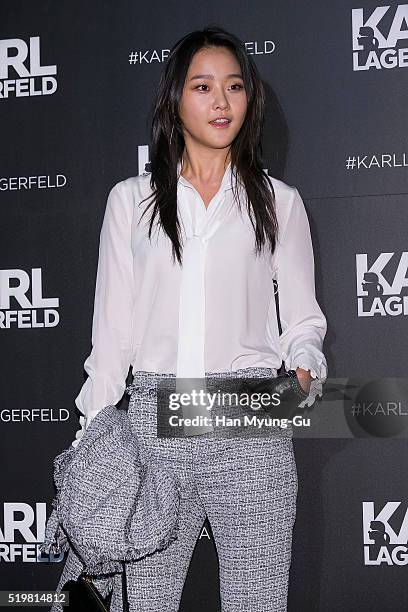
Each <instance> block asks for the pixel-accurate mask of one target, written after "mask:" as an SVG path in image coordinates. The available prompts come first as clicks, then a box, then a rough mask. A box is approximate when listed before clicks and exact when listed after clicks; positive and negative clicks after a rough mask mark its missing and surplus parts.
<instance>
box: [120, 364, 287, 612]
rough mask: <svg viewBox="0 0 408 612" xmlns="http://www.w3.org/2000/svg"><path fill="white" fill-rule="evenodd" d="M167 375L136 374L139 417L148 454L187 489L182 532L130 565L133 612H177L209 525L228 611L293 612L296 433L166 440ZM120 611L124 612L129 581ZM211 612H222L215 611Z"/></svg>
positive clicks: (133, 413)
mask: <svg viewBox="0 0 408 612" xmlns="http://www.w3.org/2000/svg"><path fill="white" fill-rule="evenodd" d="M275 375H276V371H275V370H272V369H270V368H243V369H240V370H238V371H236V372H227V373H225V372H224V373H218V372H217V373H208V374H206V376H209V377H211V378H229V377H270V376H275ZM163 376H171V375H168V374H167V375H163V374H157V373H152V372H141V371H139V372H135V373H134V380H133V383H132V385H130V386H129V387H128V388H127V392H128V393H129V395H130V402H129V417H130V421H131V423H132V424H133V426H134V431H135V433H136V435H137V437H138V439H139V444H140V453H141V455H142V456H144V457H149V461H150V462H152V463H157V466H158V469H159V467H160V466H163V465H166V466H168V467H171V469H173V470H174V473H175V475H177V477H178V479H179V482H181V504H180V515H179V521H180V530H179V535H178V538H177V539H176V540H174V541H173V542H171V543H170V545H169V546H168V547H167V548H166V549H164V550H162V551H158V552H155V553H153V554H152V555H149V556H147V557H144V558H143V559H140V560H139V561H137V562H135V563H130V564H128V565H127V580H128V594H129V602H130V609H131V611H132V612H177V611H178V609H179V605H180V601H181V596H182V591H183V586H184V582H185V578H186V576H187V573H188V568H189V565H190V561H191V557H192V554H193V550H194V547H195V544H196V541H197V538H198V536H199V534H200V532H201V529H202V527H203V524H204V521H205V518H206V516H208V519H209V521H210V524H211V528H212V532H213V535H214V540H215V546H216V549H217V554H218V561H219V578H220V600H221V611H222V612H283V611H286V610H287V594H288V581H289V569H290V561H291V548H292V530H293V525H294V522H295V517H296V498H297V490H298V480H297V469H296V462H295V457H294V452H293V444H292V439H291V436H290V433H289V435H288V431H287V430H282V431H281V432H279V431H278V432H277V433H276V432H275V435H273V436H269V437H265V436H264V437H260V436H254V437H236V438H233V437H228V438H223V437H217V436H214V435H213V434H211V433H206V434H203V435H200V436H195V437H189V438H173V439H171V438H169V439H164V438H158V437H157V435H156V414H157V412H156V411H157V407H156V389H157V382H158V380H159V379H160V378H162V377H163ZM111 610H112V612H122V605H121V582H120V576H119V575H116V576H115V578H114V590H113V597H112V604H111ZM209 612H216V611H215V610H209Z"/></svg>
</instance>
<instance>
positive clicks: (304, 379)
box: [296, 368, 312, 393]
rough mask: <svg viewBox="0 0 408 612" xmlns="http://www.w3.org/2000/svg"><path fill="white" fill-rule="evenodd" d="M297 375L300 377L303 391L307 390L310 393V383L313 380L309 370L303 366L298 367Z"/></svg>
mask: <svg viewBox="0 0 408 612" xmlns="http://www.w3.org/2000/svg"><path fill="white" fill-rule="evenodd" d="M296 375H297V377H298V380H299V384H300V386H301V387H302V389H303V391H305V392H306V393H309V392H310V383H311V380H312V377H311V375H310V372H309V370H303V368H296Z"/></svg>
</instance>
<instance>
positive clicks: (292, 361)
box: [284, 347, 327, 408]
mask: <svg viewBox="0 0 408 612" xmlns="http://www.w3.org/2000/svg"><path fill="white" fill-rule="evenodd" d="M284 365H285V369H286V370H296V368H302V370H308V371H309V372H310V375H311V376H312V380H311V382H310V389H309V395H308V396H307V397H306V398H305V399H304V400H302V402H301V403H300V404H299V408H306V407H310V406H312V405H313V404H314V403H315V401H316V398H317V397H318V396H319V397H322V396H323V385H324V383H325V382H326V380H327V362H326V358H325V356H324V355H323V353H322V352H321V351H319V350H317V349H314V350H311V348H310V347H309V349H308V352H307V353H305V352H304V351H298V352H297V353H295V354H294V355H293V356H290V357H288V358H287V359H285V360H284Z"/></svg>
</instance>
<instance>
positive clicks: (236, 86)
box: [195, 83, 244, 91]
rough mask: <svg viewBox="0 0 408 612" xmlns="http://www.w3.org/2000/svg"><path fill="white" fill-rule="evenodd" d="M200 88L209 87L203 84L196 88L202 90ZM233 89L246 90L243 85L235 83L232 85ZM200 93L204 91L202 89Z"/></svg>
mask: <svg viewBox="0 0 408 612" xmlns="http://www.w3.org/2000/svg"><path fill="white" fill-rule="evenodd" d="M200 87H208V85H207V84H206V83H201V85H197V87H195V89H200ZM231 87H233V88H236V89H235V91H236V90H238V91H239V90H240V89H244V87H243V85H241V83H233V84H232V85H231ZM200 91H203V90H202V89H200Z"/></svg>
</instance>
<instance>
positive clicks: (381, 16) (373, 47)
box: [351, 4, 408, 71]
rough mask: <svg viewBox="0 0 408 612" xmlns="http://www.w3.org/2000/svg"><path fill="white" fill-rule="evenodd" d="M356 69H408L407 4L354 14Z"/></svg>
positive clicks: (352, 15) (378, 7)
mask: <svg viewBox="0 0 408 612" xmlns="http://www.w3.org/2000/svg"><path fill="white" fill-rule="evenodd" d="M351 22H352V39H353V70H354V71H357V70H370V69H371V68H376V69H377V70H381V69H382V68H398V67H399V68H406V67H407V66H408V43H407V40H408V4H399V5H398V6H397V7H391V6H377V7H376V8H375V9H374V10H373V11H372V12H371V13H370V14H369V15H368V14H367V9H363V8H356V9H352V11H351Z"/></svg>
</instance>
